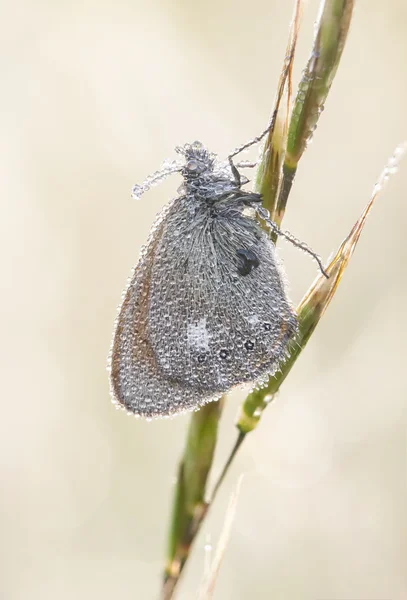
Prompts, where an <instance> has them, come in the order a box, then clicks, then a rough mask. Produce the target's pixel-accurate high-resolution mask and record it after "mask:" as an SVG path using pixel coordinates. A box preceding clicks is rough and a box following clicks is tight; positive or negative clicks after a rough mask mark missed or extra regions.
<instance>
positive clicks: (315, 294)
mask: <svg viewBox="0 0 407 600" xmlns="http://www.w3.org/2000/svg"><path fill="white" fill-rule="evenodd" d="M405 151H406V144H405V143H404V144H400V145H399V146H397V148H396V150H395V152H394V154H393V155H392V157H391V158H390V160H389V162H388V164H387V165H386V167H385V169H384V170H383V171H382V174H381V175H380V177H379V179H378V181H377V183H376V185H375V186H374V189H373V193H372V196H371V198H370V200H369V202H368V204H367V206H366V208H365V210H364V211H363V212H362V214H361V216H360V217H359V219H358V220H357V222H356V223H355V225H354V226H353V228H352V230H351V232H350V233H349V235H348V236H347V237H346V239H345V240H344V241H343V242H342V244H341V246H340V247H339V249H338V251H337V253H336V254H335V256H334V258H333V259H332V260H331V261H330V263H329V265H328V267H326V271H327V272H328V275H329V279H326V278H325V277H324V276H323V275H320V276H319V277H317V279H316V280H315V282H314V283H313V284H312V286H311V288H310V289H309V290H308V292H307V293H306V294H305V296H304V298H303V299H302V301H301V302H300V304H299V305H298V308H297V315H298V323H299V334H298V337H297V339H296V340H295V342H294V343H292V344H291V346H290V348H289V354H290V357H289V358H288V359H287V361H286V362H285V363H284V364H283V365H282V367H281V370H280V371H279V372H278V373H277V374H276V375H275V376H274V377H271V378H270V380H269V383H268V385H267V386H266V387H264V388H260V389H257V390H253V391H252V392H251V393H250V394H249V395H248V396H247V398H246V400H245V401H244V402H243V404H242V406H241V409H240V414H239V416H238V419H237V423H236V426H237V428H238V429H239V432H240V433H241V434H247V433H249V432H250V431H252V430H253V429H255V427H256V426H257V424H258V422H259V420H260V419H261V416H262V414H263V411H264V409H265V408H266V406H267V405H268V404H269V403H270V401H271V400H272V399H273V398H274V396H275V394H276V393H277V392H278V390H279V389H280V386H281V384H282V383H283V381H284V380H285V378H286V377H287V375H288V374H289V372H290V371H291V369H292V367H293V365H294V363H295V361H296V360H297V358H298V357H299V355H300V354H301V352H302V351H303V349H304V348H305V346H306V344H307V342H308V340H309V338H310V337H311V335H312V333H313V332H314V330H315V327H316V326H317V325H318V323H319V321H320V319H321V317H322V315H323V314H324V312H325V311H326V309H327V307H328V305H329V303H330V302H331V300H332V298H333V296H334V294H335V292H336V290H337V288H338V285H339V282H340V281H341V279H342V275H343V273H344V270H345V268H346V267H347V266H348V264H349V260H350V259H351V257H352V255H353V252H354V250H355V247H356V244H357V243H358V241H359V237H360V234H361V233H362V229H363V227H364V225H365V223H366V219H367V216H368V215H369V213H370V211H371V209H372V206H373V203H374V201H375V200H376V198H377V196H378V194H379V193H380V192H381V191H382V190H383V188H384V186H385V184H386V182H387V181H388V179H389V177H390V175H392V174H394V173H395V172H396V170H397V167H398V163H399V161H400V160H401V158H402V156H403V155H404V153H405Z"/></svg>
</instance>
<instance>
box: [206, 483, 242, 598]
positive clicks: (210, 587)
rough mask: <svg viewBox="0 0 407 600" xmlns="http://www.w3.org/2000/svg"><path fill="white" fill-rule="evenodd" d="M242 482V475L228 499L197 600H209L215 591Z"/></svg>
mask: <svg viewBox="0 0 407 600" xmlns="http://www.w3.org/2000/svg"><path fill="white" fill-rule="evenodd" d="M242 481H243V474H242V475H240V477H239V478H238V480H237V484H236V487H235V489H234V491H233V493H232V495H231V497H230V500H229V505H228V507H227V510H226V514H225V522H224V524H223V529H222V531H221V534H220V538H219V542H218V545H217V547H216V552H215V556H214V559H213V562H212V565H211V568H210V571H209V575H208V577H207V578H206V579H205V581H204V583H203V585H202V587H201V590H200V592H199V596H198V600H211V598H212V597H213V593H214V591H215V585H216V581H217V578H218V574H219V570H220V567H221V564H222V560H223V557H224V555H225V552H226V547H227V544H228V542H229V538H230V534H231V531H232V525H233V522H234V520H235V516H236V508H237V501H238V499H239V494H240V488H241V485H242Z"/></svg>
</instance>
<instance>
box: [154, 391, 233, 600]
mask: <svg viewBox="0 0 407 600" xmlns="http://www.w3.org/2000/svg"><path fill="white" fill-rule="evenodd" d="M222 408H223V400H220V401H219V402H210V403H209V404H206V405H205V406H203V407H202V408H201V409H200V410H199V411H197V412H194V413H193V414H192V416H191V421H190V425H189V430H188V437H187V442H186V445H185V450H184V455H183V458H182V461H181V463H180V465H179V468H178V477H177V481H176V485H175V495H174V504H173V512H172V517H171V525H170V532H169V542H168V551H167V561H166V568H165V573H164V587H163V593H162V598H163V599H167V598H171V597H172V593H173V590H174V588H175V586H176V584H177V582H178V579H179V576H180V574H181V571H182V569H183V567H184V565H185V562H186V560H187V558H188V556H189V552H190V548H191V544H192V541H193V539H194V537H195V535H196V533H197V528H198V526H199V524H200V522H201V520H202V515H203V514H204V513H205V512H206V510H207V504H206V502H205V490H206V483H207V479H208V475H209V471H210V468H211V465H212V462H213V455H214V452H215V447H216V441H217V434H218V424H219V418H220V415H221V412H222Z"/></svg>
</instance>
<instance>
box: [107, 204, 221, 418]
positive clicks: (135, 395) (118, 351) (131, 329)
mask: <svg viewBox="0 0 407 600" xmlns="http://www.w3.org/2000/svg"><path fill="white" fill-rule="evenodd" d="M178 202H179V199H176V200H175V201H174V202H173V203H172V204H170V205H169V206H168V207H167V208H166V209H164V211H163V212H162V213H161V214H160V215H159V217H158V218H157V220H156V222H155V224H154V226H153V228H152V231H151V234H150V237H149V240H148V242H147V245H146V246H145V248H144V249H143V250H142V252H141V256H140V259H139V261H138V263H137V265H136V267H135V269H134V272H133V275H132V277H131V278H130V280H129V284H128V287H127V289H126V291H125V292H124V296H123V302H122V305H121V307H120V310H119V315H118V318H117V320H116V327H115V332H114V337H113V343H112V349H111V355H110V385H111V394H112V397H113V401H114V402H115V403H118V404H119V405H122V406H123V407H125V408H126V409H127V410H128V411H131V412H133V413H135V414H138V415H141V416H145V417H155V416H163V415H170V414H173V413H178V412H182V411H185V410H190V409H192V408H195V407H197V406H199V405H201V404H204V403H205V402H208V401H209V400H213V399H216V398H218V397H219V394H216V393H215V394H214V393H213V392H208V390H203V389H201V388H200V387H199V386H198V387H195V388H191V386H189V385H188V382H187V381H185V382H182V381H171V380H170V379H169V378H168V375H167V374H166V373H165V372H164V371H163V370H162V369H161V368H160V365H159V364H158V363H157V359H156V355H155V352H154V350H153V348H152V346H151V343H150V333H149V328H150V319H151V315H150V314H149V304H150V293H151V283H152V272H153V265H154V259H155V256H156V252H157V247H158V246H159V245H160V240H161V238H162V235H163V234H164V232H165V230H166V224H167V222H168V219H170V218H171V215H173V214H176V213H177V210H178V206H177V204H178ZM171 276H173V274H169V277H171ZM169 310H170V309H169ZM163 316H164V315H163Z"/></svg>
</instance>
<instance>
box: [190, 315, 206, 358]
mask: <svg viewBox="0 0 407 600" xmlns="http://www.w3.org/2000/svg"><path fill="white" fill-rule="evenodd" d="M209 337H210V336H209V332H208V330H207V329H206V318H205V319H201V320H200V321H198V323H197V324H196V325H194V324H190V325H188V328H187V339H188V346H189V347H190V348H194V349H196V350H209Z"/></svg>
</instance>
